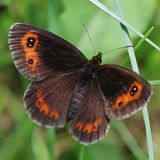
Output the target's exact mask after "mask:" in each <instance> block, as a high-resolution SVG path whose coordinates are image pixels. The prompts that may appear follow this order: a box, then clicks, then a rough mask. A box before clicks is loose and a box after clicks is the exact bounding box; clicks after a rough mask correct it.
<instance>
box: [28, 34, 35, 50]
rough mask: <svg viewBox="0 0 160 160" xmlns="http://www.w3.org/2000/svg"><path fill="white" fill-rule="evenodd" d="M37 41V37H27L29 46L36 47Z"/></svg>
mask: <svg viewBox="0 0 160 160" xmlns="http://www.w3.org/2000/svg"><path fill="white" fill-rule="evenodd" d="M35 42H36V39H35V38H33V37H30V38H28V39H27V47H30V48H31V47H34V45H35Z"/></svg>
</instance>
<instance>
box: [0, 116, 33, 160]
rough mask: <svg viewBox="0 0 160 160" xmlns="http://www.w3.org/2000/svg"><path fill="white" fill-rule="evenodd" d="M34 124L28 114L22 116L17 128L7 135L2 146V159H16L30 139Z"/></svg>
mask: <svg viewBox="0 0 160 160" xmlns="http://www.w3.org/2000/svg"><path fill="white" fill-rule="evenodd" d="M32 126H33V124H32V123H31V122H30V121H28V117H27V118H26V115H24V116H23V117H22V119H21V120H20V122H19V123H18V125H17V126H16V128H15V130H14V131H13V132H11V134H10V135H8V136H7V137H6V140H4V143H3V144H1V146H0V159H1V160H12V159H16V156H17V155H18V152H19V151H20V148H23V147H24V145H25V144H26V143H27V141H28V140H29V136H28V135H30V134H31V131H32Z"/></svg>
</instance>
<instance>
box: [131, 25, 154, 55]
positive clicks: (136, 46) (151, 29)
mask: <svg viewBox="0 0 160 160" xmlns="http://www.w3.org/2000/svg"><path fill="white" fill-rule="evenodd" d="M153 30H154V26H152V27H151V28H150V29H149V30H148V31H147V33H146V34H145V35H144V37H143V38H142V39H140V41H139V42H138V43H137V44H136V45H135V47H134V51H135V52H136V51H137V50H138V49H139V47H140V46H141V45H142V43H143V42H144V41H145V39H146V38H147V37H148V36H149V35H150V34H151V33H152V31H153Z"/></svg>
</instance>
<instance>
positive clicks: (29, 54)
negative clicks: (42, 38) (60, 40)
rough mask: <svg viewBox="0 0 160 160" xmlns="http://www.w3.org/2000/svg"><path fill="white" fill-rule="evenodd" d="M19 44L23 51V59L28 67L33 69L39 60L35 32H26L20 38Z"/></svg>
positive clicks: (37, 39) (37, 41)
mask: <svg viewBox="0 0 160 160" xmlns="http://www.w3.org/2000/svg"><path fill="white" fill-rule="evenodd" d="M21 45H22V48H23V49H24V52H25V61H26V64H27V65H28V67H29V68H30V69H31V70H32V71H35V70H36V67H37V65H38V62H39V58H38V53H37V52H36V48H37V46H38V45H39V38H38V35H37V34H36V33H32V32H26V34H25V35H24V36H23V37H22V39H21Z"/></svg>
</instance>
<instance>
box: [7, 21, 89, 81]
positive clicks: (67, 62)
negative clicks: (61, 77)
mask: <svg viewBox="0 0 160 160" xmlns="http://www.w3.org/2000/svg"><path fill="white" fill-rule="evenodd" d="M9 49H10V51H11V55H12V59H13V61H14V64H15V66H16V68H17V69H18V70H19V72H20V73H21V74H22V75H24V76H26V77H27V78H29V79H30V80H36V81H38V80H42V79H44V78H46V77H48V76H49V75H51V74H53V72H54V71H55V70H62V71H65V70H71V69H75V68H81V67H83V65H84V63H86V62H87V59H86V58H85V57H84V55H83V54H82V53H81V52H80V51H79V50H78V49H77V48H76V47H74V46H73V45H71V44H70V43H69V42H67V41H65V40H64V39H62V38H60V37H58V36H56V35H54V34H53V33H50V32H48V31H45V30H43V29H40V28H37V27H34V26H31V25H27V24H21V23H16V24H14V25H12V26H11V28H10V33H9Z"/></svg>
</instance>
